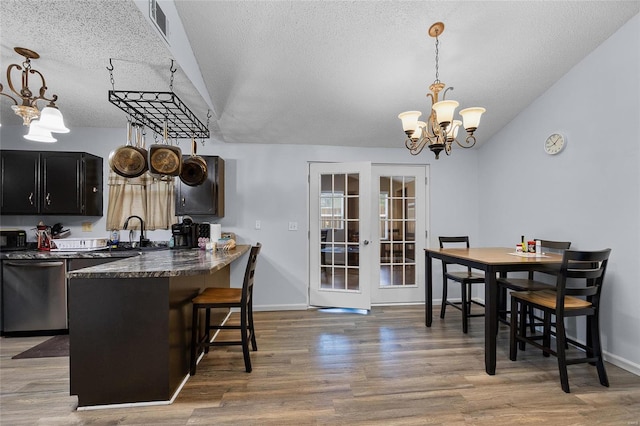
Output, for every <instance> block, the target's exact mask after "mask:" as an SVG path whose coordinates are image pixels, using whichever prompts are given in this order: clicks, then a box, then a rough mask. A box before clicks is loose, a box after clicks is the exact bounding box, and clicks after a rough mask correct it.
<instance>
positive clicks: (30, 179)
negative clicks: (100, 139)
mask: <svg viewBox="0 0 640 426" xmlns="http://www.w3.org/2000/svg"><path fill="white" fill-rule="evenodd" d="M0 157H1V162H2V182H1V186H2V192H1V194H0V197H1V200H0V213H1V214H3V215H36V214H47V215H82V216H101V215H102V167H103V166H102V158H100V157H97V156H95V155H91V154H87V153H84V152H58V151H44V152H42V151H11V150H3V151H0Z"/></svg>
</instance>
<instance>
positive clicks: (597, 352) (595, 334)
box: [587, 312, 609, 387]
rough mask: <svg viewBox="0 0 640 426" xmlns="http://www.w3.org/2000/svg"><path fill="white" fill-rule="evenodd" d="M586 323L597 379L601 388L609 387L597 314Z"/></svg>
mask: <svg viewBox="0 0 640 426" xmlns="http://www.w3.org/2000/svg"><path fill="white" fill-rule="evenodd" d="M587 321H590V322H591V323H590V324H591V327H590V328H591V343H592V345H593V346H592V348H593V355H594V356H595V357H597V361H596V369H597V370H598V379H600V384H601V385H602V386H606V387H609V378H608V377H607V371H606V370H605V368H604V360H603V359H602V345H601V342H600V325H599V323H600V321H599V318H598V313H597V312H596V313H595V315H592V316H590V317H588V318H587Z"/></svg>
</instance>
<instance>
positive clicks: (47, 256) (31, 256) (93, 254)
mask: <svg viewBox="0 0 640 426" xmlns="http://www.w3.org/2000/svg"><path fill="white" fill-rule="evenodd" d="M141 253H142V252H141V251H136V250H133V249H132V250H109V249H104V250H94V251H40V250H17V251H5V252H1V253H0V260H54V259H102V258H108V257H118V258H127V257H134V256H139V255H140V254H141Z"/></svg>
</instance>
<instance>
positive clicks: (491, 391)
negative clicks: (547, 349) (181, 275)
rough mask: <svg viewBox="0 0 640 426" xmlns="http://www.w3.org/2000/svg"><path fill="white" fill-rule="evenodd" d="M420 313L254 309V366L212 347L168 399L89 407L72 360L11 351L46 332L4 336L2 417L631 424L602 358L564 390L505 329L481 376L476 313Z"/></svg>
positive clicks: (635, 410) (548, 367) (616, 376)
mask: <svg viewBox="0 0 640 426" xmlns="http://www.w3.org/2000/svg"><path fill="white" fill-rule="evenodd" d="M423 316H424V308H423V307H422V306H411V307H376V308H374V309H373V310H372V311H371V313H370V314H369V315H360V314H354V313H327V312H320V311H287V312H257V313H256V328H257V339H258V349H259V350H258V352H252V362H253V372H252V373H250V374H247V373H245V372H244V365H243V360H242V354H241V352H240V348H239V347H229V348H228V349H227V348H213V349H212V351H211V352H210V353H209V354H208V355H207V356H206V357H205V358H203V360H202V361H201V362H200V364H199V365H198V371H197V375H196V376H194V377H192V378H191V379H190V380H189V381H188V382H187V384H186V385H185V387H184V389H183V390H182V392H181V394H180V395H179V397H178V398H177V399H176V401H175V402H174V403H173V404H172V405H169V406H154V407H135V408H119V409H106V410H92V411H76V410H75V407H76V398H75V397H72V396H69V371H68V368H69V367H68V364H69V363H68V358H66V357H65V358H42V359H22V360H13V359H11V357H12V356H13V355H16V354H17V353H19V352H21V351H23V350H26V349H28V348H30V347H31V346H33V345H35V344H37V343H39V342H41V341H43V340H45V339H46V338H42V337H39V338H3V339H1V340H0V344H1V348H0V363H1V364H0V381H1V384H0V390H1V406H0V409H1V411H0V424H2V425H83V424H90V425H116V424H117V425H224V424H233V425H244V424H259V425H263V424H277V425H305V424H349V425H354V424H365V425H372V424H383V425H392V424H403V425H424V424H447V425H466V424H469V425H491V426H497V425H515V424H534V425H540V424H545V425H549V426H551V425H554V426H555V425H593V424H606V425H609V424H611V425H637V424H639V421H640V377H638V376H636V375H633V374H631V373H629V372H627V371H625V370H622V369H620V368H618V367H615V366H613V365H611V364H607V372H608V374H609V380H610V382H611V387H609V388H605V387H602V386H601V385H600V384H599V382H598V378H597V374H596V370H595V368H594V367H592V366H589V365H575V366H570V367H569V381H570V385H571V390H572V393H571V394H565V393H564V392H563V391H562V389H561V388H560V382H559V380H558V372H557V364H556V360H555V358H544V357H542V355H541V354H540V352H539V351H536V350H533V348H531V349H528V350H527V351H526V352H525V353H519V359H518V361H516V362H512V361H509V359H508V329H507V328H506V326H502V328H501V330H500V335H499V338H498V353H497V356H498V364H497V374H496V375H495V376H489V375H487V374H485V372H484V350H483V344H484V339H483V321H484V319H483V318H473V319H472V320H471V325H470V331H469V334H468V335H463V334H462V332H461V324H460V314H459V312H457V311H453V310H452V311H451V312H447V317H446V319H445V320H440V318H438V315H437V313H436V314H435V315H434V324H433V327H431V328H426V327H425V326H424V318H423Z"/></svg>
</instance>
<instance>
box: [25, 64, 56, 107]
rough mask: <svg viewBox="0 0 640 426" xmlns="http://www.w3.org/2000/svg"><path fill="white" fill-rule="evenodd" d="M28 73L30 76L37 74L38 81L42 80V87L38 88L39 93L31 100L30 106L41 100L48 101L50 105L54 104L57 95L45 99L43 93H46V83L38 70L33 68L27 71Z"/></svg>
mask: <svg viewBox="0 0 640 426" xmlns="http://www.w3.org/2000/svg"><path fill="white" fill-rule="evenodd" d="M29 72H30V73H31V74H38V76H39V77H40V80H42V86H40V93H39V95H38V96H37V97H34V98H33V100H32V104H33V105H35V103H36V101H38V100H40V99H42V100H43V101H49V102H51V103H54V102H55V101H57V100H58V95H53V96H52V97H51V98H47V97H46V96H45V92H46V91H47V89H48V88H47V82H46V81H45V80H44V76H43V75H42V73H41V72H40V71H38V70H34V69H33V68H32V69H30V70H29Z"/></svg>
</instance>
